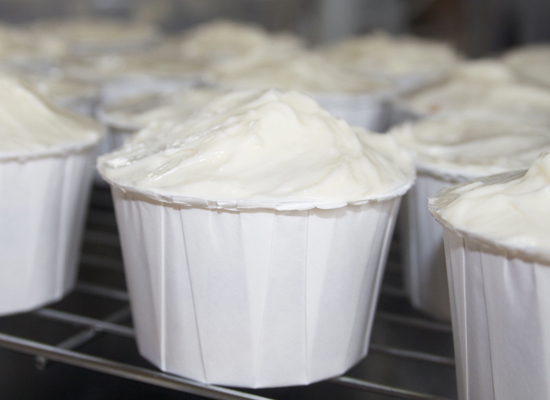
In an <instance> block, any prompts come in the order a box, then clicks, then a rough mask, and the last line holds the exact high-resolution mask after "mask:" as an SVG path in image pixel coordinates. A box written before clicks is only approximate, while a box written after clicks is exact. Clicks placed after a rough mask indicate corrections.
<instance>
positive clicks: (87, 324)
mask: <svg viewBox="0 0 550 400" xmlns="http://www.w3.org/2000/svg"><path fill="white" fill-rule="evenodd" d="M397 241H398V239H397V238H396V239H395V240H394V242H393V244H392V250H391V251H390V257H389V260H388V267H387V270H386V274H385V277H384V283H383V287H382V291H381V296H380V300H379V304H378V309H377V313H376V315H375V323H374V329H373V334H372V340H371V345H370V348H369V355H368V356H367V359H366V360H365V361H364V362H362V363H361V364H359V365H358V366H357V367H355V368H353V369H352V370H351V371H350V372H349V373H348V374H347V375H346V376H340V377H336V378H333V379H329V380H327V381H325V382H324V383H323V384H330V385H333V386H337V387H340V388H351V389H353V392H354V396H351V397H350V398H354V399H356V398H361V399H371V398H376V399H379V398H381V399H410V400H420V399H424V400H449V399H454V398H456V384H455V382H454V368H455V363H454V359H453V355H452V330H451V326H450V325H448V324H445V323H441V322H437V321H434V320H431V319H429V318H427V317H425V316H423V315H421V314H419V313H417V312H415V311H414V310H412V308H411V307H410V304H409V303H408V300H407V298H406V295H405V293H404V291H403V290H402V289H401V282H400V273H399V251H398V243H397ZM123 274H124V272H123V262H122V256H121V251H120V242H119V238H118V234H117V230H116V219H115V216H114V212H113V205H112V201H111V197H110V192H109V189H108V188H104V187H99V186H98V187H95V188H94V190H93V192H92V200H91V205H90V210H89V213H88V221H87V226H86V232H85V235H84V241H83V248H82V255H81V272H80V275H79V282H78V284H77V287H76V289H75V295H81V297H82V298H85V299H87V300H86V301H85V304H82V301H80V302H79V304H77V305H76V306H75V305H74V304H73V303H74V301H73V302H71V298H70V296H69V297H68V298H67V299H66V300H64V301H62V302H60V303H57V304H54V305H51V306H47V307H43V308H40V309H38V310H35V311H33V312H30V313H28V314H27V315H25V318H32V319H36V320H40V322H39V323H45V321H50V322H51V321H54V322H56V323H60V324H66V325H70V326H71V327H73V328H77V329H76V330H75V332H73V333H71V334H69V335H68V336H66V337H64V338H63V339H62V340H60V341H57V343H54V344H51V343H49V342H48V341H47V340H43V339H42V340H41V338H38V339H37V338H36V337H32V338H29V337H24V335H17V334H8V333H5V332H3V329H2V327H5V326H9V323H8V324H0V348H4V349H7V350H11V351H15V352H18V353H23V354H28V355H32V356H34V360H35V365H36V368H38V369H39V370H44V369H46V368H47V367H48V366H49V365H50V364H51V363H52V362H57V363H63V364H68V365H72V366H76V367H81V368H85V369H89V370H93V371H97V372H101V373H105V374H110V375H113V376H117V377H121V378H126V379H131V380H135V381H138V382H143V383H146V384H150V385H156V386H158V387H162V388H167V389H172V390H175V391H179V392H184V393H188V394H193V395H197V396H203V397H206V398H210V399H220V400H237V399H255V400H260V399H270V398H272V399H278V398H290V397H292V396H290V395H289V393H290V392H289V391H283V392H281V391H277V390H237V389H231V388H224V387H220V386H215V385H207V384H202V383H199V382H196V381H193V380H189V379H185V378H182V377H178V376H175V375H172V374H168V373H164V372H161V371H159V370H158V369H156V368H155V367H153V366H150V365H146V366H145V367H144V366H143V363H141V365H138V364H140V363H134V362H128V361H125V362H120V361H117V360H116V357H108V356H105V355H103V354H101V355H97V354H90V353H89V352H85V351H84V350H83V349H82V348H83V347H85V345H86V344H88V343H90V342H91V341H93V340H95V339H97V338H98V337H100V336H102V335H113V336H116V337H119V338H123V339H124V340H130V341H133V340H134V338H135V333H134V329H133V327H132V325H131V312H130V307H129V303H128V301H129V299H128V293H127V292H126V290H125V285H124V275H123ZM113 277H114V278H113ZM71 296H73V295H71ZM99 302H102V304H106V303H109V306H108V307H106V309H107V310H108V312H105V313H104V315H102V316H101V317H97V316H93V315H90V314H94V312H95V310H96V308H98V307H95V306H96V305H97V304H98V303H99ZM103 308H105V307H103ZM90 310H92V312H91V313H90ZM1 320H2V319H0V321H1ZM42 321H44V322H42ZM33 336H37V335H33ZM38 336H39V335H38ZM132 358H133V359H135V358H139V357H137V356H136V357H132ZM145 364H146V363H145ZM396 377H398V378H396ZM415 388H419V389H415ZM301 390H302V391H301V392H299V393H300V394H299V395H295V396H294V397H296V398H303V397H304V396H305V395H304V393H307V390H309V389H308V388H305V389H304V388H302V389H301ZM312 390H313V389H312ZM322 392H325V393H324V394H325V396H324V397H325V398H344V397H342V396H340V395H336V397H335V396H334V393H338V392H331V391H326V390H324V389H323V390H322ZM316 393H319V392H316ZM330 396H332V397H330ZM358 396H359V397H358ZM313 398H320V397H319V396H318V395H315V396H314V397H313Z"/></svg>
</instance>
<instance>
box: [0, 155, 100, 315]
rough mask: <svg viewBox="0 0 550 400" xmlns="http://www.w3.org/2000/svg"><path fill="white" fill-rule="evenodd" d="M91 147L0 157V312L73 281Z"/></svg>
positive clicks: (25, 306)
mask: <svg viewBox="0 0 550 400" xmlns="http://www.w3.org/2000/svg"><path fill="white" fill-rule="evenodd" d="M93 154H94V153H93V148H90V146H89V145H88V146H87V148H84V149H80V150H78V151H72V152H69V153H68V154H53V155H49V156H43V155H38V156H37V157H36V158H34V157H29V158H27V159H22V158H21V159H17V158H11V159H4V160H0V192H1V193H2V196H0V226H2V229H0V315H5V314H11V313H16V312H22V311H27V310H31V309H33V308H36V307H39V306H42V305H44V304H47V303H50V302H53V301H56V300H59V299H61V297H63V296H64V295H65V294H66V293H67V292H69V291H70V290H71V289H72V288H73V287H74V284H75V280H76V275H77V265H78V257H79V253H80V243H81V238H82V231H83V225H84V218H85V214H86V209H87V203H88V194H89V189H90V180H91V175H92V170H93V163H94V161H95V158H94V156H93Z"/></svg>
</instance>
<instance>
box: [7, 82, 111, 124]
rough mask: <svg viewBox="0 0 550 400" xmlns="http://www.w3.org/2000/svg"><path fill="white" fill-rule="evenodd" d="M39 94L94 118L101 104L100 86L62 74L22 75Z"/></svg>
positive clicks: (61, 105) (59, 104)
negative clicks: (96, 109)
mask: <svg viewBox="0 0 550 400" xmlns="http://www.w3.org/2000/svg"><path fill="white" fill-rule="evenodd" d="M18 75H20V76H21V78H22V79H24V80H26V81H27V82H28V83H29V84H30V85H31V86H32V87H33V88H34V89H35V90H36V91H37V92H39V93H40V94H41V95H42V96H44V97H46V98H47V99H48V100H50V101H51V102H53V103H55V104H57V105H58V106H60V107H63V108H66V109H69V110H71V111H74V112H76V113H78V114H82V115H85V116H88V117H93V116H94V112H95V107H96V105H97V104H98V102H99V98H100V88H99V87H98V85H95V84H92V83H88V82H83V81H79V80H76V79H71V78H67V77H64V76H62V75H61V74H54V73H49V74H36V73H33V74H31V73H20V74H18Z"/></svg>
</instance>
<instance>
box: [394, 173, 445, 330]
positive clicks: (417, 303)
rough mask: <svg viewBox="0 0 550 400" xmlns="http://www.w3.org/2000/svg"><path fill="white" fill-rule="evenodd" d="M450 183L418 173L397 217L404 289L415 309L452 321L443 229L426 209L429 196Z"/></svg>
mask: <svg viewBox="0 0 550 400" xmlns="http://www.w3.org/2000/svg"><path fill="white" fill-rule="evenodd" d="M450 184H451V183H450V182H449V181H445V180H443V179H441V178H437V177H435V176H433V175H428V174H423V173H422V172H419V173H418V176H417V178H416V183H415V185H414V186H413V187H412V188H411V190H409V192H408V193H407V194H406V195H405V198H404V200H403V206H402V208H401V209H402V215H401V218H400V227H399V228H400V233H401V243H402V254H403V276H404V281H405V288H406V290H407V292H408V294H409V296H410V299H411V303H412V305H413V307H414V308H416V309H419V310H421V311H423V312H425V313H426V314H428V315H430V316H432V317H435V318H438V319H440V320H444V321H450V320H451V311H450V306H449V289H448V285H447V272H446V267H445V252H444V248H443V229H442V228H441V225H439V224H438V223H437V222H436V221H435V220H434V219H433V217H432V215H431V214H430V211H429V210H428V197H432V196H434V195H435V194H437V193H438V192H439V191H440V190H441V189H443V188H444V187H447V186H449V185H450Z"/></svg>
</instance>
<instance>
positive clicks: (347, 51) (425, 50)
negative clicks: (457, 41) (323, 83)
mask: <svg viewBox="0 0 550 400" xmlns="http://www.w3.org/2000/svg"><path fill="white" fill-rule="evenodd" d="M319 51H321V52H323V53H325V54H326V55H327V56H328V57H330V58H332V59H334V60H337V61H339V62H341V63H342V64H344V65H346V66H348V67H349V68H352V69H355V70H361V71H369V72H374V73H381V74H384V75H390V76H394V77H400V76H403V75H407V74H417V73H432V72H440V71H443V70H446V69H449V68H451V67H452V66H453V65H454V64H455V63H456V62H457V61H458V60H459V58H460V57H459V56H458V54H457V52H456V51H455V50H454V49H453V48H452V47H451V46H449V45H448V44H445V43H441V42H436V41H432V40H427V39H421V38H416V37H413V36H395V37H394V36H390V35H387V34H385V33H382V32H377V33H373V34H369V35H364V36H356V37H353V38H351V39H347V40H344V41H342V42H339V43H335V44H332V45H329V46H325V47H322V48H320V49H319Z"/></svg>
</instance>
